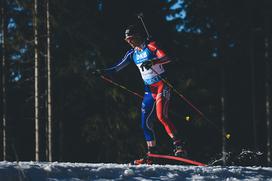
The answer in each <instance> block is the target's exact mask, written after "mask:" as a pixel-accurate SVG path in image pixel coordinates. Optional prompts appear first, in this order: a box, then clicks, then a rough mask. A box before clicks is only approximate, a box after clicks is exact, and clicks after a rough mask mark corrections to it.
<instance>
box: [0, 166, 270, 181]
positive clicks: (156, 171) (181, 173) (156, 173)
mask: <svg viewBox="0 0 272 181" xmlns="http://www.w3.org/2000/svg"><path fill="white" fill-rule="evenodd" d="M91 180H100V181H102V180H103V181H106V180H141V181H142V180H146V181H147V180H167V181H168V180H256V181H257V180H258V181H259V180H271V181H272V168H270V167H239V166H227V167H222V166H207V167H198V166H178V165H141V166H134V165H129V164H113V163H112V164H110V163H107V164H103V163H99V164H91V163H58V162H53V163H45V162H43V163H41V162H5V161H4V162H0V181H91Z"/></svg>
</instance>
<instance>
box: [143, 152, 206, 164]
mask: <svg viewBox="0 0 272 181" xmlns="http://www.w3.org/2000/svg"><path fill="white" fill-rule="evenodd" d="M147 155H148V156H150V157H153V158H163V159H169V160H176V161H179V162H182V163H187V164H191V165H196V166H207V165H206V164H204V163H200V162H197V161H194V160H189V159H187V158H182V157H176V156H170V155H161V154H153V153H148V154H147Z"/></svg>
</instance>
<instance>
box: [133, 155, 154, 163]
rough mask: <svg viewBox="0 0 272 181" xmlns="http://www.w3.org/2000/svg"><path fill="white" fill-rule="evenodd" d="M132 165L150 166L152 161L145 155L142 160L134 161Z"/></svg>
mask: <svg viewBox="0 0 272 181" xmlns="http://www.w3.org/2000/svg"><path fill="white" fill-rule="evenodd" d="M133 164H134V165H142V164H147V165H152V164H153V161H152V159H151V158H150V157H149V156H147V155H146V156H145V157H144V158H141V159H139V160H134V162H133Z"/></svg>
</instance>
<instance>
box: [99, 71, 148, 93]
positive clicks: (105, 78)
mask: <svg viewBox="0 0 272 181" xmlns="http://www.w3.org/2000/svg"><path fill="white" fill-rule="evenodd" d="M100 77H101V79H103V80H105V81H107V82H109V83H111V84H113V85H115V86H117V87H120V88H121V89H124V90H126V91H128V92H130V93H132V94H134V95H135V96H137V97H139V98H143V96H142V95H140V94H138V93H137V92H134V91H132V90H129V89H128V88H126V87H125V86H123V85H121V84H118V83H117V82H114V81H113V80H111V79H109V78H107V77H105V76H104V75H100Z"/></svg>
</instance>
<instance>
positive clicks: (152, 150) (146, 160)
mask: <svg viewBox="0 0 272 181" xmlns="http://www.w3.org/2000/svg"><path fill="white" fill-rule="evenodd" d="M149 153H156V147H148V151H147V154H146V155H145V156H144V158H142V159H139V160H134V162H133V163H134V165H141V164H147V165H151V164H153V159H152V158H151V157H150V156H148V154H149Z"/></svg>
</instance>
